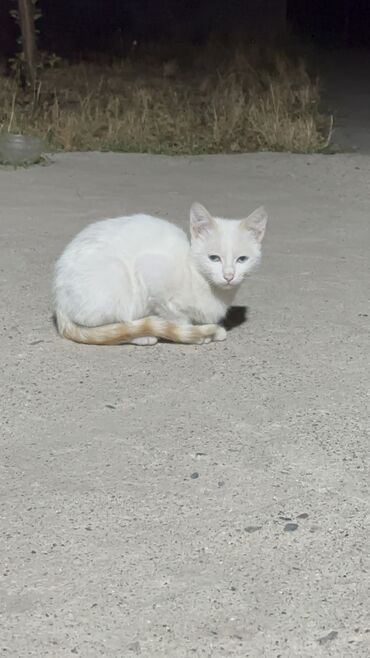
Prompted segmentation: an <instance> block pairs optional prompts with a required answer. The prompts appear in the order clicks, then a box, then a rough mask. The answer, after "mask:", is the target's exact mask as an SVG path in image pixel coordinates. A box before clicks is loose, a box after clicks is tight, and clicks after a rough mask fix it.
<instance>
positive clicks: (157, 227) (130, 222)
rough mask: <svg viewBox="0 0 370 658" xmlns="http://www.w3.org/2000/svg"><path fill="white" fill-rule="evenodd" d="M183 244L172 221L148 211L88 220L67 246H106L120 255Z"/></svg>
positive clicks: (181, 233)
mask: <svg viewBox="0 0 370 658" xmlns="http://www.w3.org/2000/svg"><path fill="white" fill-rule="evenodd" d="M186 244H188V239H187V237H186V234H185V233H184V231H182V229H180V228H179V227H177V226H176V225H175V224H172V223H170V222H168V221H167V220H165V219H160V218H158V217H153V216H152V215H145V214H136V215H129V216H124V217H114V218H111V219H103V220H100V221H98V222H94V223H93V224H90V225H89V226H87V227H86V228H84V229H83V230H82V231H81V232H80V233H78V235H77V236H76V237H75V238H74V240H72V242H71V243H70V244H69V247H67V250H69V249H72V250H76V249H77V250H78V251H81V250H88V251H91V250H95V249H98V250H99V251H102V250H105V249H109V250H110V251H112V252H117V253H120V254H121V255H122V254H123V253H136V252H141V251H143V250H147V249H150V250H155V251H157V250H158V249H159V250H160V251H162V249H163V250H170V249H172V248H174V247H175V245H179V246H180V245H186Z"/></svg>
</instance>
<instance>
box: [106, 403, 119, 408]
mask: <svg viewBox="0 0 370 658" xmlns="http://www.w3.org/2000/svg"><path fill="white" fill-rule="evenodd" d="M105 406H106V407H107V409H116V408H117V407H115V406H114V404H106V405H105Z"/></svg>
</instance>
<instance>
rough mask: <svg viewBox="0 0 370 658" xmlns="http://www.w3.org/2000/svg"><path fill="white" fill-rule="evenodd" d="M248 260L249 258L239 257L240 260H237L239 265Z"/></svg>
mask: <svg viewBox="0 0 370 658" xmlns="http://www.w3.org/2000/svg"><path fill="white" fill-rule="evenodd" d="M248 258H249V256H239V258H237V259H236V260H237V262H238V263H246V262H247V260H248Z"/></svg>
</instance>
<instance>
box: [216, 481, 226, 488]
mask: <svg viewBox="0 0 370 658" xmlns="http://www.w3.org/2000/svg"><path fill="white" fill-rule="evenodd" d="M217 486H218V487H224V486H225V482H224V481H223V480H219V482H217Z"/></svg>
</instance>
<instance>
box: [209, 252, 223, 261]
mask: <svg viewBox="0 0 370 658" xmlns="http://www.w3.org/2000/svg"><path fill="white" fill-rule="evenodd" d="M208 258H209V260H211V261H212V263H219V262H220V260H221V258H220V257H219V256H216V254H211V255H210V256H208Z"/></svg>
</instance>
